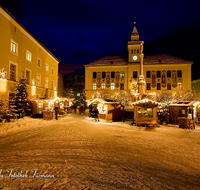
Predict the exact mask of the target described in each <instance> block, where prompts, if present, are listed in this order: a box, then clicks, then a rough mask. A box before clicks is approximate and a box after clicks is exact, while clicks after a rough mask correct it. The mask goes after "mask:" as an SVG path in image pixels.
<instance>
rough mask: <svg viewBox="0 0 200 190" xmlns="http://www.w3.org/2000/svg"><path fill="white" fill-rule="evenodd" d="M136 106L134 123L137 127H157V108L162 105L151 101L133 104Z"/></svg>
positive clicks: (146, 100)
mask: <svg viewBox="0 0 200 190" xmlns="http://www.w3.org/2000/svg"><path fill="white" fill-rule="evenodd" d="M132 105H133V106H134V122H135V124H136V126H140V125H144V126H147V127H148V126H157V106H158V105H161V104H160V103H159V102H155V101H152V100H149V99H142V100H140V101H137V102H134V103H132Z"/></svg>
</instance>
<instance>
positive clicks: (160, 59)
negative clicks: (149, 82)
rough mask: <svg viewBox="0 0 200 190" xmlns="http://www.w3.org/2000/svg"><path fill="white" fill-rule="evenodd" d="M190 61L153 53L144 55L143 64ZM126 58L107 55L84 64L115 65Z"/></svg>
mask: <svg viewBox="0 0 200 190" xmlns="http://www.w3.org/2000/svg"><path fill="white" fill-rule="evenodd" d="M192 63H193V62H191V61H185V60H183V59H179V58H175V57H172V56H169V55H155V56H154V55H153V56H144V65H155V64H192ZM127 64H128V58H127V57H120V56H108V57H104V58H102V59H99V60H97V61H94V62H92V63H90V64H87V65H85V67H89V66H112V65H113V66H116V65H127Z"/></svg>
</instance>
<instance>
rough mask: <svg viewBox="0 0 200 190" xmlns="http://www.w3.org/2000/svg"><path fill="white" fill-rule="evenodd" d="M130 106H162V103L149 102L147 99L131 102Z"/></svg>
mask: <svg viewBox="0 0 200 190" xmlns="http://www.w3.org/2000/svg"><path fill="white" fill-rule="evenodd" d="M131 105H133V106H136V105H138V106H153V105H154V106H158V105H162V103H160V102H156V101H153V100H149V99H147V98H146V99H142V100H140V101H137V102H133V103H132V104H131Z"/></svg>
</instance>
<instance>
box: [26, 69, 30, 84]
mask: <svg viewBox="0 0 200 190" xmlns="http://www.w3.org/2000/svg"><path fill="white" fill-rule="evenodd" d="M25 74H26V84H30V76H31V72H30V71H29V70H26V72H25Z"/></svg>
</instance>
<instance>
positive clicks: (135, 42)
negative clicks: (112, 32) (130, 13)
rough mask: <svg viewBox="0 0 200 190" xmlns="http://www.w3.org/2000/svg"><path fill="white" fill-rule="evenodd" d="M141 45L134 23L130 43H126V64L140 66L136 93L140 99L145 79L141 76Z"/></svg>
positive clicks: (143, 92)
mask: <svg viewBox="0 0 200 190" xmlns="http://www.w3.org/2000/svg"><path fill="white" fill-rule="evenodd" d="M143 44H144V41H139V33H138V31H137V28H136V22H135V21H134V28H133V31H132V34H131V41H129V42H128V63H129V64H131V63H133V64H134V63H136V64H137V63H138V64H140V75H139V78H138V93H139V94H140V99H141V98H142V95H143V94H145V84H146V83H145V79H144V74H143V57H144V55H143Z"/></svg>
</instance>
